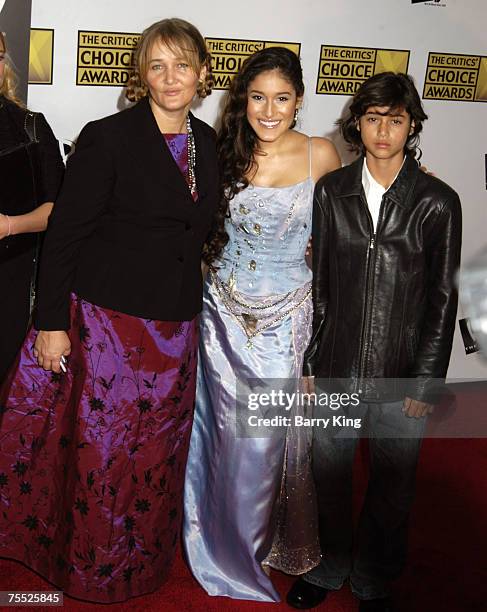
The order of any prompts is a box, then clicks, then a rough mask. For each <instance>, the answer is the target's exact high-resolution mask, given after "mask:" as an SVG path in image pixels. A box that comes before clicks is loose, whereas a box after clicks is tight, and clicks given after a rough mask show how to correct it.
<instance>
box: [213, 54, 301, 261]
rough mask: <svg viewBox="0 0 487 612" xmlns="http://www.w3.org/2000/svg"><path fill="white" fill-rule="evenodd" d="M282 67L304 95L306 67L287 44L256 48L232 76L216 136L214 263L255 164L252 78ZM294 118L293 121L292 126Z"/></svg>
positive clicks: (286, 78)
mask: <svg viewBox="0 0 487 612" xmlns="http://www.w3.org/2000/svg"><path fill="white" fill-rule="evenodd" d="M269 70H279V72H280V73H281V76H282V77H283V78H284V79H285V80H286V81H288V82H289V83H290V84H291V85H292V86H293V88H294V90H295V91H296V96H297V97H298V98H300V97H302V96H303V95H304V83H303V71H302V69H301V62H300V61H299V58H298V56H297V55H296V54H295V53H293V52H292V51H290V50H289V49H287V48H285V47H269V48H267V49H262V50H261V51H257V52H256V53H254V54H253V55H251V56H250V57H248V58H247V59H246V60H245V62H244V63H243V64H242V67H241V69H240V71H239V72H238V74H237V75H236V76H235V77H234V78H233V80H232V82H231V84H230V88H229V91H228V96H227V100H226V104H225V107H224V109H223V114H222V119H221V127H220V131H219V133H218V138H217V152H218V161H219V166H220V183H221V192H222V195H221V201H220V207H219V209H218V213H217V216H216V219H215V226H214V228H215V229H214V231H213V235H212V239H211V241H210V242H209V247H211V260H210V261H208V263H212V262H213V261H214V260H215V259H217V258H218V256H219V255H220V253H221V251H222V250H223V247H224V246H225V244H226V243H227V241H228V235H227V234H226V232H225V230H224V224H225V219H226V218H227V217H228V208H229V202H230V200H231V199H232V198H233V197H235V195H236V194H237V193H238V192H239V191H242V189H245V187H247V186H248V184H249V178H248V175H249V172H251V170H252V168H253V166H254V165H255V153H256V151H257V147H258V142H257V136H256V134H255V132H254V130H253V128H252V126H251V125H250V123H249V121H248V119H247V101H248V91H249V88H250V84H251V83H252V81H253V80H254V79H255V78H256V77H257V76H258V75H259V74H261V73H262V72H268V71H269ZM294 125H295V122H293V123H292V124H291V128H293V127H294Z"/></svg>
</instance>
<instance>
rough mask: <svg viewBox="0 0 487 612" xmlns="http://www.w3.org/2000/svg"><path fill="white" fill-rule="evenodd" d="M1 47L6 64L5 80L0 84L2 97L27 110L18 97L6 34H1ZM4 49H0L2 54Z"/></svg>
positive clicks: (4, 69) (4, 70) (15, 77)
mask: <svg viewBox="0 0 487 612" xmlns="http://www.w3.org/2000/svg"><path fill="white" fill-rule="evenodd" d="M0 45H1V47H2V48H3V55H4V59H3V61H4V63H5V66H4V68H3V79H2V81H1V82H0V95H2V96H4V97H5V98H7V99H8V100H10V101H11V102H14V103H15V104H17V106H20V107H21V108H25V104H24V103H23V102H22V100H20V98H18V97H17V76H16V74H15V72H14V70H13V69H12V66H11V60H10V56H9V54H8V53H7V41H6V40H5V34H4V33H3V32H0ZM1 52H2V49H0V53H1Z"/></svg>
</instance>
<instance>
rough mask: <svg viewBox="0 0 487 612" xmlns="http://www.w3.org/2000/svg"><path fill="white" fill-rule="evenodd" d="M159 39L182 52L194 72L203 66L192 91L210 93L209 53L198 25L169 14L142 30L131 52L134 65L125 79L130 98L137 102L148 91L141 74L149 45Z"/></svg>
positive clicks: (126, 93) (171, 48) (207, 94)
mask: <svg viewBox="0 0 487 612" xmlns="http://www.w3.org/2000/svg"><path fill="white" fill-rule="evenodd" d="M157 41H160V42H162V43H163V44H164V45H166V46H167V47H169V49H170V50H171V51H173V52H177V53H179V52H181V53H183V57H184V58H185V60H186V61H187V62H188V64H189V65H190V66H191V68H192V69H193V70H194V72H195V73H196V74H199V73H200V71H201V69H202V68H203V67H205V68H206V76H205V78H204V79H203V80H202V81H200V82H199V83H198V88H197V90H196V93H197V94H198V96H199V97H200V98H206V96H209V95H210V94H211V90H212V87H213V84H214V78H213V73H212V69H211V55H210V53H209V52H208V49H207V47H206V42H205V39H204V38H203V36H202V35H201V33H200V31H199V30H198V28H196V27H195V26H194V25H193V24H192V23H189V21H185V20H184V19H178V18H177V17H173V18H171V19H163V20H162V21H157V22H156V23H153V24H152V25H151V26H149V27H148V28H146V29H145V30H144V31H143V32H142V36H141V38H140V40H139V44H138V45H137V49H136V51H135V56H134V65H133V67H132V72H131V74H130V76H129V80H128V82H127V87H126V90H125V96H126V97H127V98H128V99H129V100H130V101H131V102H138V101H139V100H140V99H142V98H144V97H145V96H147V95H148V93H149V89H148V87H147V84H146V82H145V76H146V74H147V71H148V69H149V62H150V52H151V50H152V45H153V44H154V43H155V42H157Z"/></svg>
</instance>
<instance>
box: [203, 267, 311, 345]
mask: <svg viewBox="0 0 487 612" xmlns="http://www.w3.org/2000/svg"><path fill="white" fill-rule="evenodd" d="M210 275H211V279H212V282H213V284H214V286H215V289H216V291H217V293H218V296H219V297H220V299H221V301H222V302H223V304H224V305H225V306H226V308H227V309H228V310H229V312H230V313H231V314H232V316H233V318H234V319H235V321H236V322H237V324H238V325H239V327H241V329H242V330H243V331H244V333H245V335H246V336H247V340H248V342H247V347H248V348H251V347H252V340H253V339H254V338H255V337H256V336H258V335H259V334H261V333H262V332H263V331H265V330H266V329H268V328H269V327H271V326H272V325H274V324H275V323H277V322H278V321H282V320H283V319H285V318H286V317H287V316H289V315H290V314H292V313H293V312H294V311H295V310H297V309H298V308H299V307H300V306H301V305H302V304H304V302H305V301H306V300H307V299H308V297H310V296H311V282H308V283H306V284H304V285H302V286H301V287H298V288H297V289H294V290H293V291H290V292H288V293H285V294H277V295H276V294H274V295H269V296H249V295H245V294H243V293H240V292H238V291H237V290H236V289H235V287H234V286H232V285H231V284H227V283H225V282H224V281H222V280H221V278H220V277H219V276H218V275H217V274H216V273H215V272H213V271H211V272H210Z"/></svg>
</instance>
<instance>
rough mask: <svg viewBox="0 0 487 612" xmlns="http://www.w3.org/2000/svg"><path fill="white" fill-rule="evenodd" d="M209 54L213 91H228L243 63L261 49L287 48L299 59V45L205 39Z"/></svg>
mask: <svg viewBox="0 0 487 612" xmlns="http://www.w3.org/2000/svg"><path fill="white" fill-rule="evenodd" d="M205 40H206V44H207V47H208V51H209V52H210V53H211V67H212V70H213V76H214V78H215V85H214V89H228V86H229V85H230V81H231V80H232V78H233V77H234V76H235V75H236V74H237V72H238V71H239V70H240V67H241V66H242V64H243V62H244V61H245V60H246V59H247V57H249V55H252V53H255V52H256V51H260V50H261V49H266V48H268V47H287V48H288V49H291V51H294V53H296V55H297V56H298V57H299V54H300V51H301V43H294V42H276V41H267V40H244V39H230V38H205Z"/></svg>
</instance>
